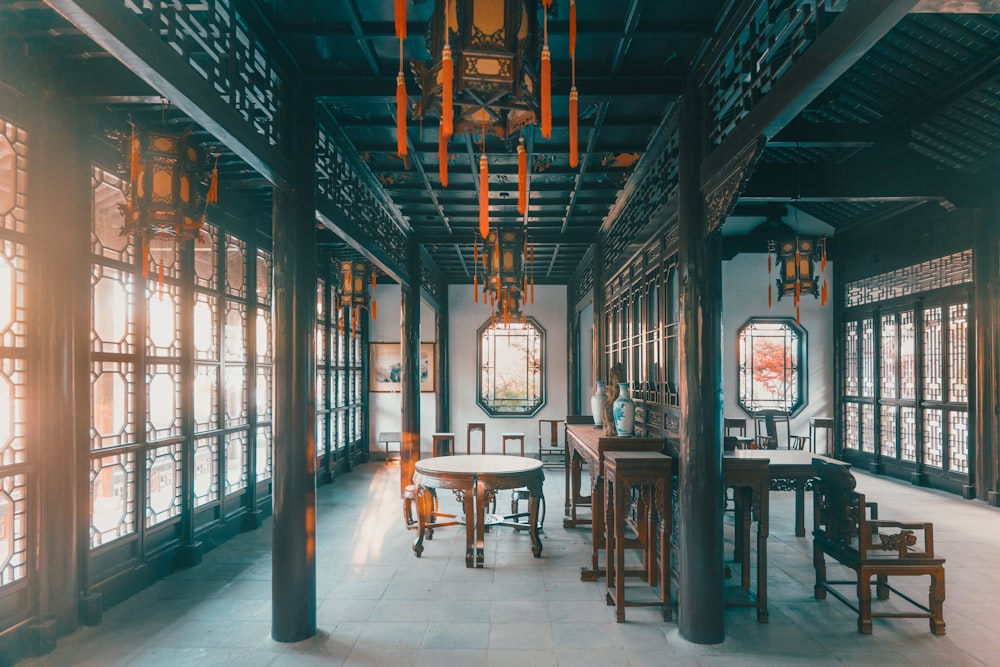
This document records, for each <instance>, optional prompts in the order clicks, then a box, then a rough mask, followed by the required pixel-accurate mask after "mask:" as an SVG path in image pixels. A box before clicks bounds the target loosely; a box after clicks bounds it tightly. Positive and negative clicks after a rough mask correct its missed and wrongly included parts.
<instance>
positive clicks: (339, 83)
mask: <svg viewBox="0 0 1000 667" xmlns="http://www.w3.org/2000/svg"><path fill="white" fill-rule="evenodd" d="M91 1H93V0H91ZM406 74H407V75H408V76H409V72H406ZM553 74H556V75H558V72H553ZM303 81H304V83H306V84H308V85H309V86H310V87H311V88H310V89H311V90H313V91H314V92H315V94H316V97H317V98H319V99H326V98H338V97H345V98H348V97H366V98H374V99H372V100H371V101H373V102H379V101H381V102H387V101H392V100H395V99H396V92H395V91H396V86H395V82H394V81H390V80H389V77H387V76H386V77H382V78H373V77H371V76H364V77H359V76H329V75H327V74H325V73H322V72H303ZM411 83H412V86H413V88H411V89H410V90H411V91H413V90H417V84H416V83H415V82H411ZM571 83H572V81H571V80H570V77H569V73H568V72H567V73H566V76H553V77H552V94H553V95H569V89H570V85H571ZM576 87H577V88H578V89H579V90H580V99H581V101H583V100H584V99H585V98H586V97H595V98H600V99H602V100H608V101H615V100H614V99H613V98H615V97H621V98H623V99H622V100H621V101H625V102H627V101H629V100H631V99H632V98H634V97H635V96H636V95H640V96H641V95H650V94H655V95H660V96H665V97H668V98H670V97H676V96H678V95H680V94H681V93H682V92H683V91H684V77H681V76H668V75H664V76H628V75H625V76H613V77H601V76H586V75H580V74H577V76H576ZM378 98H384V99H378ZM609 98H612V99H609Z"/></svg>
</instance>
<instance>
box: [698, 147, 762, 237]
mask: <svg viewBox="0 0 1000 667" xmlns="http://www.w3.org/2000/svg"><path fill="white" fill-rule="evenodd" d="M766 143H767V140H766V139H765V138H764V137H763V136H759V137H757V140H756V141H755V142H753V143H752V144H749V145H748V146H746V148H744V149H743V150H742V151H740V152H739V154H738V155H737V156H736V158H735V159H734V160H733V161H732V162H731V163H730V164H729V165H727V166H726V169H725V170H724V171H723V172H722V173H719V174H713V175H712V178H710V179H709V180H708V181H707V182H706V183H705V185H704V186H703V187H702V193H703V197H704V200H705V211H704V217H705V236H708V235H709V234H711V233H712V232H714V231H715V230H716V229H718V227H719V225H720V224H722V219H723V218H725V217H726V216H727V215H728V214H729V212H730V211H731V210H732V208H733V205H734V204H736V200H737V199H738V198H739V195H740V192H741V191H742V190H743V187H744V186H745V185H746V182H747V181H748V180H749V178H750V174H752V173H753V168H754V167H755V166H756V164H757V160H758V159H759V158H760V156H761V153H763V152H764V146H765V144H766Z"/></svg>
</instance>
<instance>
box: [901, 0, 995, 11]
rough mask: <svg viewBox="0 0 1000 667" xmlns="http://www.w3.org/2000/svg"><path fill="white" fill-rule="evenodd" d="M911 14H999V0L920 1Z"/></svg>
mask: <svg viewBox="0 0 1000 667" xmlns="http://www.w3.org/2000/svg"><path fill="white" fill-rule="evenodd" d="M910 11H911V12H913V13H915V14H916V13H926V14H1000V0H920V2H918V3H917V5H916V7H914V8H913V9H912V10H910Z"/></svg>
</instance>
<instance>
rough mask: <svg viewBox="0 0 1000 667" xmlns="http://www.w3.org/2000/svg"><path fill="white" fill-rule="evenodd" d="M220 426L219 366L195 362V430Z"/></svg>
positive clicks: (211, 429) (214, 428)
mask: <svg viewBox="0 0 1000 667" xmlns="http://www.w3.org/2000/svg"><path fill="white" fill-rule="evenodd" d="M217 428H219V366H218V364H195V367H194V430H195V432H196V433H200V432H204V431H214V430H216V429H217Z"/></svg>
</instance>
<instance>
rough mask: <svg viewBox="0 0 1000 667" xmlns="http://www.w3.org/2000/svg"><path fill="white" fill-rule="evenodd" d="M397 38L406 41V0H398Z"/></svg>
mask: <svg viewBox="0 0 1000 667" xmlns="http://www.w3.org/2000/svg"><path fill="white" fill-rule="evenodd" d="M396 37H398V38H399V39H406V0H396Z"/></svg>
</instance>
